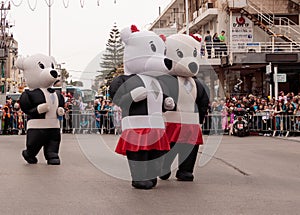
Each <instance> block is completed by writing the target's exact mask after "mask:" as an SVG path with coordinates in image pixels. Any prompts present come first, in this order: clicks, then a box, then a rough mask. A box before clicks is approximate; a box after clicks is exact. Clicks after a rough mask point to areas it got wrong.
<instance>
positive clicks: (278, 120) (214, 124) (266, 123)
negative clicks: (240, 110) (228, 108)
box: [202, 113, 300, 136]
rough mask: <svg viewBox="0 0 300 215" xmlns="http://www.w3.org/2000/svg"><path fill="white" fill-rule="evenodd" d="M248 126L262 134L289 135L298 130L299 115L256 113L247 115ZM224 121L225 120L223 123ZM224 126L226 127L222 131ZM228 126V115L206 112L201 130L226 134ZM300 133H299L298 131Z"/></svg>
mask: <svg viewBox="0 0 300 215" xmlns="http://www.w3.org/2000/svg"><path fill="white" fill-rule="evenodd" d="M246 120H247V122H248V126H249V129H250V132H252V134H256V135H264V136H289V135H290V134H291V133H293V134H296V133H299V132H300V115H286V114H277V115H269V114H268V113H257V114H255V115H250V114H249V115H248V117H247V119H246ZM224 122H226V123H225V124H226V125H224ZM224 127H225V128H227V129H225V130H226V131H224ZM229 127H230V119H229V116H223V115H222V114H208V115H207V116H206V117H205V120H204V123H203V126H202V131H203V133H204V134H211V133H217V134H224V133H225V134H226V133H228V130H229ZM299 134H300V133H299Z"/></svg>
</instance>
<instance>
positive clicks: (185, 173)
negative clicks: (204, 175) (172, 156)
mask: <svg viewBox="0 0 300 215" xmlns="http://www.w3.org/2000/svg"><path fill="white" fill-rule="evenodd" d="M180 145H181V147H180V151H179V155H178V158H179V161H178V162H179V167H178V171H177V173H176V178H177V179H178V180H180V181H193V180H194V175H193V172H194V166H195V163H196V159H197V155H198V149H199V145H191V144H180Z"/></svg>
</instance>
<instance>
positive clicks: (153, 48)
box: [150, 43, 156, 52]
mask: <svg viewBox="0 0 300 215" xmlns="http://www.w3.org/2000/svg"><path fill="white" fill-rule="evenodd" d="M150 46H151V50H152V51H153V52H156V46H155V45H154V44H153V43H151V45H150Z"/></svg>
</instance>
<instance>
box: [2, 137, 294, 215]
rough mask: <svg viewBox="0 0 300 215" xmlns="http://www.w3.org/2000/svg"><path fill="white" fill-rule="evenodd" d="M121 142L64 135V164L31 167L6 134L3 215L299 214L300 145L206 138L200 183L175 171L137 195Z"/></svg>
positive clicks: (18, 143) (17, 140) (19, 140)
mask: <svg viewBox="0 0 300 215" xmlns="http://www.w3.org/2000/svg"><path fill="white" fill-rule="evenodd" d="M117 138H118V137H117V136H114V135H81V136H76V135H70V134H64V135H63V136H62V144H61V153H60V156H61V160H62V164H61V165H60V166H48V165H47V164H46V162H45V160H44V158H43V153H42V151H41V152H40V154H39V156H38V158H39V163H38V164H35V165H29V164H26V162H25V161H24V160H23V158H22V157H21V151H22V149H23V148H24V145H25V136H0V160H1V162H0V214H5V215H6V214H18V215H20V214H30V215H31V214H39V215H43V214H73V215H74V214H122V215H127V214H189V215H191V214H230V215H231V214H300V142H297V141H290V140H285V139H278V138H272V137H259V136H251V137H244V138H238V137H230V136H224V137H222V138H221V137H220V136H210V137H207V136H206V137H205V139H206V143H207V145H206V146H208V147H207V148H205V149H204V148H203V147H202V148H201V150H200V152H199V158H200V157H201V156H204V157H201V159H199V160H198V162H197V167H196V168H195V181H194V182H179V181H177V180H176V179H175V177H174V174H175V171H174V172H173V173H172V176H171V179H170V180H168V181H161V180H159V181H158V185H157V187H156V188H155V189H152V190H137V189H134V188H132V187H131V185H130V181H129V180H126V179H130V177H129V170H128V167H127V162H126V160H125V159H124V158H123V157H122V156H118V155H116V154H115V153H114V152H113V149H114V146H115V143H116V141H117ZM218 141H220V145H219V147H218V149H217V151H216V153H215V154H213V157H211V158H212V159H211V160H209V162H208V163H206V165H203V164H204V162H203V160H202V159H203V158H206V159H204V161H206V162H207V161H208V159H207V158H210V156H208V155H207V153H208V152H213V151H214V150H215V148H216V146H218V144H217V143H218ZM214 144H215V145H214ZM201 153H202V154H201ZM201 161H202V163H200V164H201V165H200V164H199V162H201ZM174 167H176V164H174Z"/></svg>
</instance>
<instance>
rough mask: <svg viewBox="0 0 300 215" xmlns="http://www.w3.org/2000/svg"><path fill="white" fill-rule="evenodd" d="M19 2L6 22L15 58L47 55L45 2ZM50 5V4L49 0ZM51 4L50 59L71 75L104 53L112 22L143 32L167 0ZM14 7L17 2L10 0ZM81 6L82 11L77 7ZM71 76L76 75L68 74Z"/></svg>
mask: <svg viewBox="0 0 300 215" xmlns="http://www.w3.org/2000/svg"><path fill="white" fill-rule="evenodd" d="M35 1H36V0H23V2H22V4H21V5H20V6H19V7H16V6H14V5H13V4H11V10H10V12H9V19H10V20H11V22H14V25H15V26H14V27H13V28H12V30H11V31H12V32H13V34H14V37H15V39H16V40H17V41H18V43H19V54H20V55H23V56H26V55H32V54H35V53H44V54H48V50H49V48H48V47H49V45H48V44H49V31H48V30H49V27H48V26H49V25H48V23H49V22H48V20H49V13H48V11H49V7H48V6H47V4H46V1H48V2H49V0H37V1H38V2H37V5H36V9H35V10H34V11H32V10H31V9H30V7H29V5H28V2H30V3H31V7H34V4H35ZM52 1H53V0H52ZM114 1H115V0H100V1H99V6H98V5H97V2H98V1H97V0H69V6H68V8H65V7H64V2H65V3H68V0H54V3H53V5H52V7H51V18H52V25H51V26H52V28H51V29H52V34H51V35H52V36H51V38H52V39H51V41H52V46H51V55H52V56H54V57H55V58H56V60H57V62H58V63H65V64H64V65H63V67H65V68H67V69H68V70H70V71H71V72H72V71H82V70H85V69H86V68H87V66H88V64H89V63H90V62H91V61H92V60H93V59H94V58H95V56H97V55H98V54H99V53H100V52H101V51H103V50H105V47H106V43H107V40H108V38H109V32H110V30H111V29H112V27H113V25H114V23H115V22H116V24H117V26H118V28H119V29H120V30H121V29H122V28H124V27H127V26H130V25H131V24H135V25H137V27H138V28H139V29H143V28H144V29H145V28H147V26H149V24H150V23H151V22H153V21H154V20H155V19H156V18H157V17H158V12H159V6H160V7H161V8H162V10H163V9H165V7H166V6H167V5H168V4H169V3H170V0H160V1H159V0H116V4H115V3H114ZM13 2H14V3H15V4H18V3H20V2H21V0H13ZM80 2H84V7H83V8H82V7H81V3H80ZM72 73H73V76H75V75H76V72H72Z"/></svg>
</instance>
